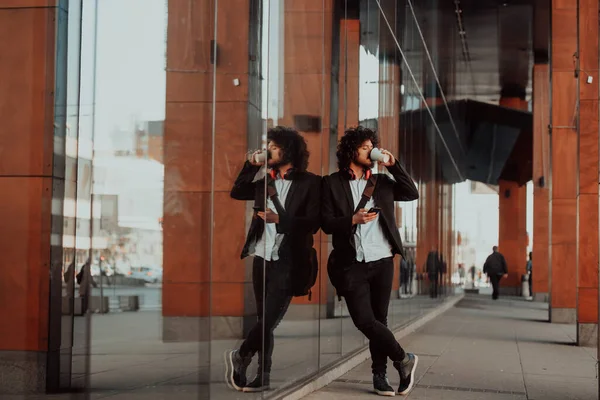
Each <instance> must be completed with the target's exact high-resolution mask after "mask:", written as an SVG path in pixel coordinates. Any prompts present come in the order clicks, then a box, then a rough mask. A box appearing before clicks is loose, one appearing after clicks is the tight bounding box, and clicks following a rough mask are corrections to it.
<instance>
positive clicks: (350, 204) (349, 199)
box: [338, 174, 354, 214]
mask: <svg viewBox="0 0 600 400" xmlns="http://www.w3.org/2000/svg"><path fill="white" fill-rule="evenodd" d="M338 179H339V180H340V185H341V186H342V188H343V189H344V193H345V194H346V201H347V202H348V207H349V208H350V211H351V212H352V214H354V199H353V198H352V192H351V191H350V182H349V181H348V179H345V178H343V177H342V174H338Z"/></svg>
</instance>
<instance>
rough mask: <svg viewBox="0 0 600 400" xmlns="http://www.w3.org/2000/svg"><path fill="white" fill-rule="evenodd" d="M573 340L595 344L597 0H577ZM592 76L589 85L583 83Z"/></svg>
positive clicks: (596, 304) (596, 273) (596, 294)
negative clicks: (577, 85) (576, 146)
mask: <svg viewBox="0 0 600 400" xmlns="http://www.w3.org/2000/svg"><path fill="white" fill-rule="evenodd" d="M579 67H580V69H581V70H582V72H580V73H579V99H580V100H579V193H578V196H577V208H578V217H579V218H578V219H579V226H578V229H579V231H578V237H577V238H578V243H577V246H578V252H577V256H578V264H577V267H578V268H577V327H578V329H577V342H578V344H579V345H580V346H594V347H595V346H597V345H598V228H599V227H598V181H599V176H598V128H599V126H598V79H599V77H598V2H597V1H596V2H593V1H587V2H586V1H581V2H579ZM588 76H592V77H593V82H592V84H588V83H587V79H588Z"/></svg>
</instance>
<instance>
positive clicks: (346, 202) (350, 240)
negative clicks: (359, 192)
mask: <svg viewBox="0 0 600 400" xmlns="http://www.w3.org/2000/svg"><path fill="white" fill-rule="evenodd" d="M388 171H390V173H391V174H392V176H393V177H394V179H395V180H396V181H395V182H394V181H393V180H392V179H390V178H389V177H388V176H387V175H385V174H376V176H377V185H376V186H375V191H374V192H373V199H374V200H375V204H376V205H377V206H378V207H380V208H381V212H380V215H379V223H380V224H381V225H382V228H383V233H384V234H385V236H386V238H387V239H388V241H389V243H390V244H391V246H392V253H393V254H401V255H402V256H404V253H403V250H402V240H401V239H400V234H399V233H398V228H397V227H396V218H395V214H394V201H412V200H416V199H418V198H419V192H418V191H417V188H416V187H415V184H414V183H413V180H412V179H411V177H410V175H408V173H407V172H406V170H405V169H404V168H403V167H402V166H401V165H400V163H399V162H398V161H396V164H395V165H393V166H391V167H388ZM321 191H322V196H323V201H322V224H321V228H322V229H323V231H324V232H325V233H327V234H330V235H332V242H333V252H332V253H331V254H330V262H331V258H332V257H334V258H335V260H336V261H335V263H336V264H338V263H339V264H349V263H351V262H353V261H354V260H355V259H356V244H355V242H354V230H353V228H352V216H353V215H354V201H353V199H352V192H351V189H350V183H349V182H348V178H347V177H346V176H345V175H344V174H341V173H339V172H336V173H333V174H331V175H329V176H326V177H324V178H323V181H322V187H321ZM334 285H335V283H334Z"/></svg>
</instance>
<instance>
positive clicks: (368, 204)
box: [322, 127, 419, 396]
mask: <svg viewBox="0 0 600 400" xmlns="http://www.w3.org/2000/svg"><path fill="white" fill-rule="evenodd" d="M377 145H378V138H377V135H376V133H375V132H374V131H372V130H371V129H368V128H363V127H358V128H352V129H348V130H347V131H346V132H345V134H344V136H343V137H342V139H341V141H340V143H339V145H338V150H337V158H338V167H339V169H340V171H339V172H336V173H334V174H331V175H330V176H327V177H325V178H323V187H322V192H323V204H322V228H323V231H324V232H325V233H327V234H331V235H333V238H332V239H333V251H332V253H331V254H330V256H329V263H328V271H329V277H330V279H331V282H332V283H333V285H334V286H335V288H336V290H337V292H338V294H339V295H341V296H344V298H345V299H346V304H347V306H348V311H349V312H350V316H351V317H352V321H353V322H354V324H355V325H356V327H357V328H358V329H359V330H360V331H361V332H362V333H363V334H364V335H365V336H366V337H367V338H369V347H370V351H371V357H372V359H373V363H372V371H373V386H374V389H375V391H376V393H377V394H380V395H384V396H393V395H394V394H395V392H394V389H393V388H392V387H391V386H390V384H389V382H388V380H387V376H386V366H387V358H388V357H389V358H390V359H391V360H392V361H393V362H394V367H395V368H396V369H397V370H398V372H399V373H400V385H399V387H398V393H399V394H407V393H408V392H410V390H411V388H412V386H413V383H414V371H415V368H416V366H417V361H418V358H417V357H416V356H415V355H414V354H412V353H405V352H404V350H403V349H402V347H401V346H400V344H399V343H398V342H397V341H396V339H395V337H394V334H393V333H392V332H391V331H390V330H389V329H388V327H387V312H388V306H389V302H390V293H391V290H392V281H393V277H394V263H393V258H394V255H395V254H401V255H403V250H402V241H401V239H400V235H399V234H398V229H397V228H396V219H395V218H394V201H412V200H415V199H417V198H418V197H419V193H418V192H417V189H416V187H415V184H414V183H413V180H412V179H411V177H410V176H409V175H408V173H407V172H406V171H405V170H404V168H403V167H402V166H401V165H400V163H399V162H397V161H396V159H395V158H394V156H393V155H392V154H391V153H390V152H388V151H386V150H381V153H383V154H384V156H385V157H380V163H381V164H383V165H384V166H385V167H387V169H388V171H389V172H390V173H391V174H392V175H393V177H394V180H392V179H390V178H389V177H388V176H387V175H385V174H371V168H372V167H373V165H374V164H373V161H372V160H371V157H374V158H375V157H376V155H377V154H378V153H379V152H373V153H374V154H372V150H373V148H374V147H376V146H377ZM386 159H387V160H386ZM370 189H374V190H373V191H372V192H371V191H370Z"/></svg>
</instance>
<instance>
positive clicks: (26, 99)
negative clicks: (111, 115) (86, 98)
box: [0, 0, 83, 398]
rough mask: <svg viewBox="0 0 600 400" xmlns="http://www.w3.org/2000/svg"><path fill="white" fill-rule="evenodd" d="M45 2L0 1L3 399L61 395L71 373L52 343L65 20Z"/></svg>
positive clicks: (62, 320) (57, 318) (57, 322)
mask: <svg viewBox="0 0 600 400" xmlns="http://www.w3.org/2000/svg"><path fill="white" fill-rule="evenodd" d="M42 3H44V5H42ZM46 3H50V2H40V1H31V0H30V1H25V0H19V1H16V0H13V1H10V0H9V1H0V54H2V57H0V75H1V76H2V77H3V78H2V79H0V120H1V121H2V122H1V123H0V124H1V127H2V128H1V129H0V193H2V196H0V220H1V221H2V224H1V225H0V254H1V255H2V262H1V263H0V269H1V270H2V278H0V321H2V322H1V323H0V397H2V398H4V397H3V395H8V394H15V395H23V396H24V395H25V394H28V393H43V392H45V391H46V390H47V389H48V390H57V389H60V388H61V385H60V375H61V374H69V373H70V366H69V365H68V364H69V363H70V347H67V346H70V345H68V344H62V343H61V333H63V332H61V325H63V324H64V325H65V328H67V329H69V328H68V324H71V326H72V323H73V322H72V320H69V316H68V315H64V316H62V315H61V300H62V297H61V296H62V295H61V290H62V279H61V275H62V230H63V227H62V225H63V217H62V210H61V208H60V207H59V208H58V209H59V210H60V211H58V212H55V213H54V214H53V213H52V210H53V209H56V207H53V200H54V201H55V202H57V203H58V204H60V205H62V201H63V196H64V187H65V175H64V174H65V170H64V164H63V166H62V168H61V160H62V161H63V162H64V156H62V157H61V155H64V152H65V148H64V141H65V137H64V134H65V123H64V117H65V114H64V110H65V103H64V100H65V97H62V96H60V95H58V94H59V93H63V94H64V93H65V92H66V89H67V88H66V87H64V86H61V87H57V86H56V85H57V83H58V82H64V81H63V80H61V81H58V80H57V79H55V77H56V76H57V75H58V74H61V75H63V76H66V62H67V60H66V50H65V51H64V52H58V51H57V48H56V37H57V36H59V31H60V32H61V33H63V34H64V33H65V30H64V29H65V27H66V25H65V24H64V23H63V22H62V21H66V20H65V19H63V20H62V21H60V22H59V21H58V14H59V13H60V12H64V10H63V11H60V10H59V9H58V7H57V6H49V5H48V4H46ZM52 3H56V2H52ZM60 36H62V35H60ZM69 51H70V50H69ZM74 51H75V49H74ZM61 58H62V59H61ZM60 66H62V68H61V67H60ZM55 93H56V94H57V95H56V96H55ZM55 116H56V122H57V124H56V127H55V125H54V122H55V121H54V118H55ZM60 143H62V149H60V148H58V147H57V146H58V145H60ZM55 152H56V154H55ZM65 343H67V341H66V340H65ZM61 346H64V347H61ZM61 356H65V357H66V358H67V359H65V360H62V361H64V362H63V363H61V360H60V357H61ZM82 356H83V355H82ZM63 367H67V368H68V369H67V370H64V369H63ZM9 397H10V396H9ZM18 397H20V396H18Z"/></svg>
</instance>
